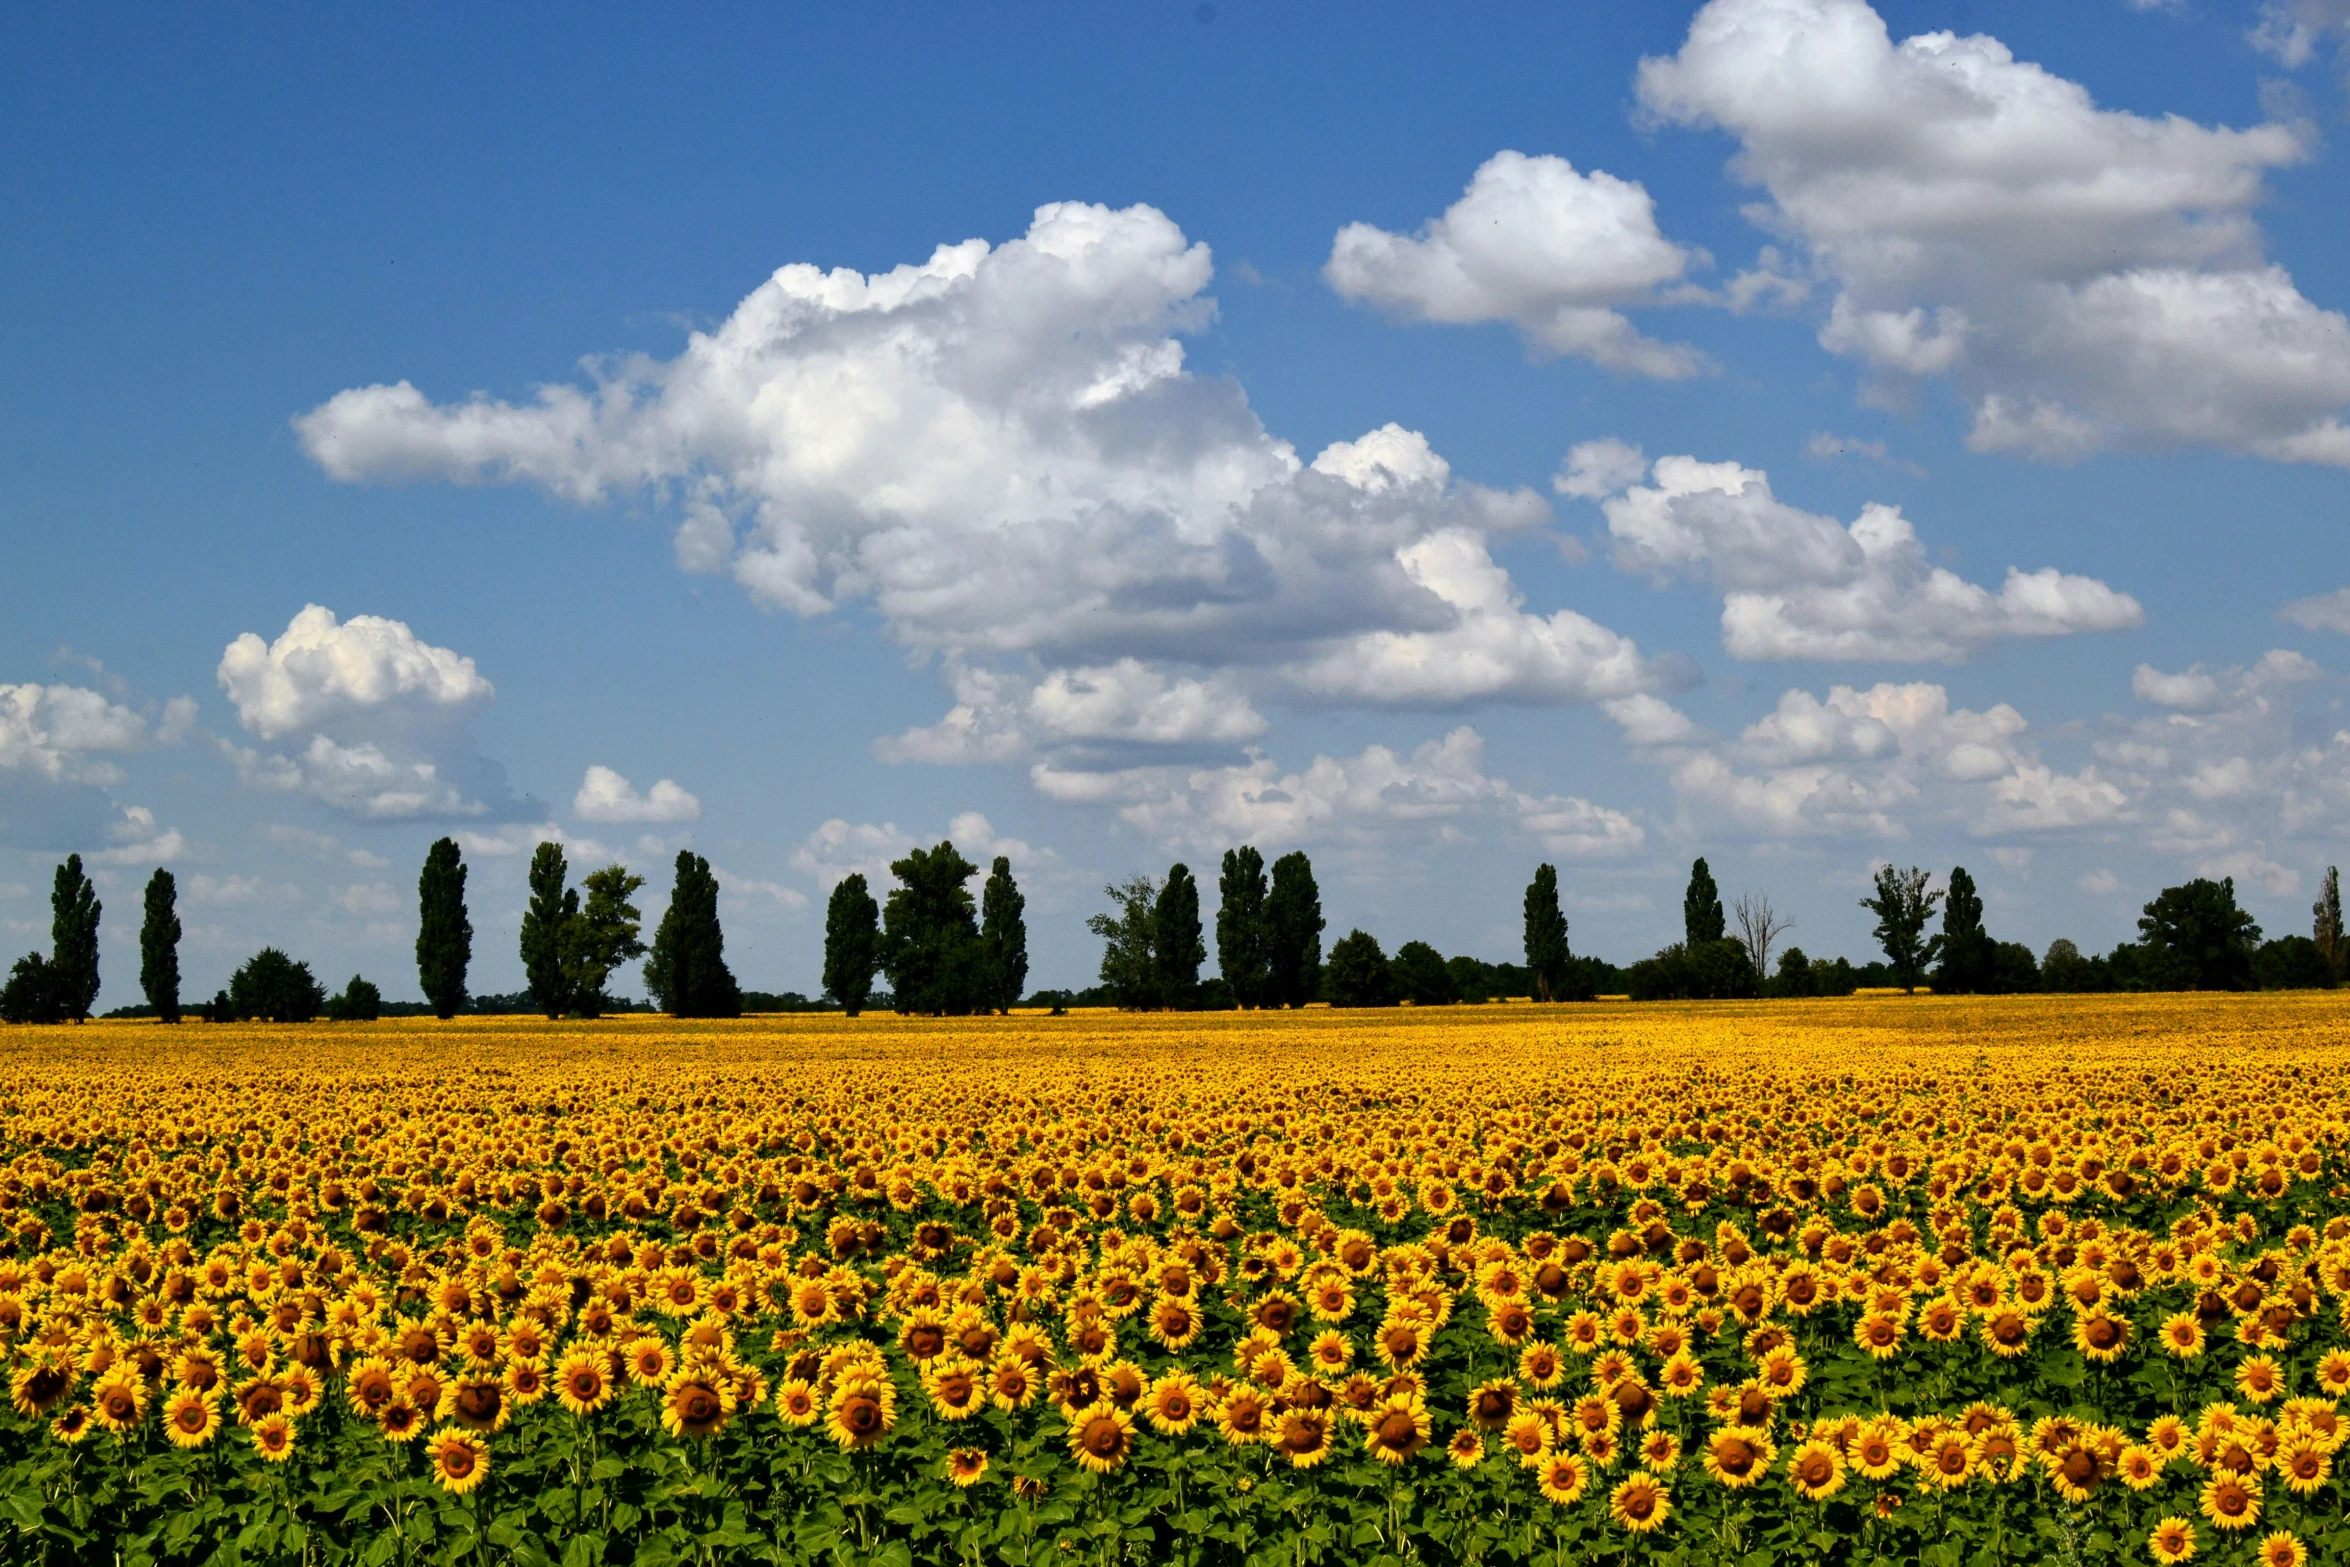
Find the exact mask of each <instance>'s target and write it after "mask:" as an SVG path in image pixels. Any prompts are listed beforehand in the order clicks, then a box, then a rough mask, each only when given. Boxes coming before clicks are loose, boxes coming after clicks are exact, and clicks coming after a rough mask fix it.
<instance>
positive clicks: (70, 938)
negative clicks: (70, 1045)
mask: <svg viewBox="0 0 2350 1567" xmlns="http://www.w3.org/2000/svg"><path fill="white" fill-rule="evenodd" d="M104 909H105V905H104V904H101V903H100V902H99V901H98V889H97V888H95V887H93V886H91V885H90V878H89V877H87V876H85V875H83V874H82V857H81V856H80V855H78V854H69V855H67V856H66V857H65V863H64V864H63V865H60V866H58V867H57V879H56V881H55V882H54V883H53V884H52V886H51V889H50V893H49V983H50V984H51V985H52V986H53V987H54V994H55V996H56V1000H57V1010H58V1015H59V1016H60V1017H61V1018H66V1019H70V1020H71V1021H73V1022H76V1023H80V1022H83V1021H85V1020H87V1019H88V1017H89V1015H90V1006H91V1004H92V1003H93V1002H95V1001H96V1000H97V999H98V916H99V915H100V914H101V913H102V912H104Z"/></svg>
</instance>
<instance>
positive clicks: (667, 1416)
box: [661, 1369, 735, 1440]
mask: <svg viewBox="0 0 2350 1567" xmlns="http://www.w3.org/2000/svg"><path fill="white" fill-rule="evenodd" d="M734 1409H735V1402H734V1383H733V1380H732V1379H731V1378H728V1377H721V1376H712V1375H709V1374H707V1373H704V1372H700V1371H695V1370H691V1369H681V1370H680V1371H679V1372H678V1373H677V1375H675V1376H674V1377H672V1378H670V1380H669V1385H668V1386H667V1387H665V1388H663V1389H662V1390H661V1429H662V1430H664V1431H666V1432H668V1433H669V1434H670V1435H671V1436H690V1437H693V1438H695V1439H697V1440H699V1439H700V1438H703V1437H709V1436H716V1435H717V1434H718V1433H719V1432H721V1431H723V1430H725V1429H726V1422H727V1421H728V1420H729V1419H730V1418H732V1416H733V1414H734Z"/></svg>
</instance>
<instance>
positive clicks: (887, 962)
mask: <svg viewBox="0 0 2350 1567" xmlns="http://www.w3.org/2000/svg"><path fill="white" fill-rule="evenodd" d="M978 870H979V867H978V866H976V865H974V864H972V863H971V862H970V861H969V860H966V859H964V858H963V856H962V855H961V854H960V853H959V852H957V851H956V848H955V845H954V842H953V840H952V839H942V840H941V841H940V843H939V845H938V847H937V848H935V849H916V850H913V851H912V852H911V853H909V854H908V855H907V856H906V857H905V858H904V859H902V860H897V861H893V862H892V863H891V865H890V873H891V874H892V875H894V876H896V877H897V879H898V885H897V886H896V887H895V888H893V889H892V890H891V892H890V895H889V901H888V902H887V903H885V904H884V905H883V906H882V911H881V926H882V929H881V966H882V968H883V969H884V970H886V971H887V972H888V974H889V984H890V989H891V990H892V991H893V992H894V993H895V995H896V997H897V1008H898V1010H899V1011H900V1012H913V1013H923V1014H927V1015H928V1016H931V1017H961V1016H964V1015H966V1014H968V1013H971V1012H975V1011H977V1010H978V1009H979V1008H980V1007H982V1006H984V1005H985V1004H986V1003H985V1001H984V999H983V997H982V989H983V984H984V981H983V978H982V975H981V969H982V963H981V955H980V946H979V921H978V920H977V919H976V918H974V917H973V910H972V904H971V888H970V885H969V883H970V880H971V878H972V876H973V875H975V874H977V872H978Z"/></svg>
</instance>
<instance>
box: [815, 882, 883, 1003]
mask: <svg viewBox="0 0 2350 1567" xmlns="http://www.w3.org/2000/svg"><path fill="white" fill-rule="evenodd" d="M880 968H881V905H879V904H878V903H875V902H874V901H873V893H872V891H871V890H870V889H869V888H868V887H867V886H866V885H865V875H864V873H863V872H862V871H853V872H851V873H850V874H848V875H846V876H843V877H842V878H841V879H840V881H839V882H838V883H837V884H836V885H835V886H834V887H833V889H832V897H831V898H830V899H829V900H828V901H827V902H826V903H825V905H824V992H825V994H826V995H828V996H830V997H832V999H833V1000H835V1001H837V1002H839V1003H840V1007H841V1010H842V1011H843V1012H846V1013H847V1014H848V1015H849V1016H851V1017H855V1016H856V1015H857V1014H858V1013H860V1012H862V1011H864V1010H865V1003H866V1002H867V1001H868V1000H869V999H871V997H872V995H873V976H874V974H875V973H877V972H878V971H879V970H880Z"/></svg>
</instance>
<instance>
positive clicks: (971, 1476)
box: [947, 1447, 987, 1489]
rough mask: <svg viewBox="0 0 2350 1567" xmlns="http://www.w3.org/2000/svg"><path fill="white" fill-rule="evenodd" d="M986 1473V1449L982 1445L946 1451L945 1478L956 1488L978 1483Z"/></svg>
mask: <svg viewBox="0 0 2350 1567" xmlns="http://www.w3.org/2000/svg"><path fill="white" fill-rule="evenodd" d="M986 1473H987V1449H986V1448H984V1447H956V1448H950V1449H948V1451H947V1478H948V1479H949V1480H951V1481H953V1482H954V1483H955V1485H956V1487H957V1488H958V1489H968V1488H969V1487H971V1486H975V1485H977V1484H978V1483H979V1481H980V1479H981V1477H982V1476H984V1475H985V1474H986Z"/></svg>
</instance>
